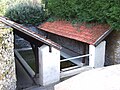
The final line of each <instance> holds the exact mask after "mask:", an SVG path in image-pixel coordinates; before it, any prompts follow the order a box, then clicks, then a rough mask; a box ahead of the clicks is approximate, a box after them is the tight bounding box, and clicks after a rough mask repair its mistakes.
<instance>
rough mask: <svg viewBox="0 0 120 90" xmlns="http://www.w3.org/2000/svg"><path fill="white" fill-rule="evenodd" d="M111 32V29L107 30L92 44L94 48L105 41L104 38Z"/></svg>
mask: <svg viewBox="0 0 120 90" xmlns="http://www.w3.org/2000/svg"><path fill="white" fill-rule="evenodd" d="M112 31H113V29H112V28H110V29H109V30H107V31H106V32H105V33H104V34H103V35H102V36H100V37H99V38H98V39H97V40H96V41H95V42H94V43H93V45H94V46H97V45H98V44H99V43H100V42H101V41H102V40H103V39H105V37H107V36H108V35H109V34H110V33H111V32H112Z"/></svg>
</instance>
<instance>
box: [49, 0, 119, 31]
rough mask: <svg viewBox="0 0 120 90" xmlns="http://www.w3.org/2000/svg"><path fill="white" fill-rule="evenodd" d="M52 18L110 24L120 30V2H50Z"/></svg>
mask: <svg viewBox="0 0 120 90" xmlns="http://www.w3.org/2000/svg"><path fill="white" fill-rule="evenodd" d="M47 7H48V11H49V14H50V15H51V16H54V17H57V18H60V19H66V20H70V21H76V22H98V23H108V24H109V25H110V26H111V27H112V28H115V29H120V1H119V0H48V4H47Z"/></svg>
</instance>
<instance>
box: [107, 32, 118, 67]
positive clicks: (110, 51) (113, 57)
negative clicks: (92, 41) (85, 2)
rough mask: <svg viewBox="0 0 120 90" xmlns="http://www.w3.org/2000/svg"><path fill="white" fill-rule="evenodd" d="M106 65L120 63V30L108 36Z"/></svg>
mask: <svg viewBox="0 0 120 90" xmlns="http://www.w3.org/2000/svg"><path fill="white" fill-rule="evenodd" d="M106 41H107V47H106V63H105V65H112V64H120V31H113V32H111V33H110V34H109V35H108V36H107V38H106Z"/></svg>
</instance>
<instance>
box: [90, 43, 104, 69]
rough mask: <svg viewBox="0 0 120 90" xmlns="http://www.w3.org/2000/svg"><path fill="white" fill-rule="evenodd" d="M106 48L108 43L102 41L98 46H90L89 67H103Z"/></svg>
mask: <svg viewBox="0 0 120 90" xmlns="http://www.w3.org/2000/svg"><path fill="white" fill-rule="evenodd" d="M105 46H106V41H102V42H101V43H100V44H99V45H98V46H96V47H95V46H93V45H89V54H91V55H90V57H89V66H91V67H95V68H98V67H103V66H104V62H105Z"/></svg>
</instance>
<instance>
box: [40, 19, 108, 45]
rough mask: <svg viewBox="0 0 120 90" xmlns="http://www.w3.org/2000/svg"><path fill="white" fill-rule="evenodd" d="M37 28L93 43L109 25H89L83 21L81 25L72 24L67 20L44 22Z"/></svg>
mask: <svg viewBox="0 0 120 90" xmlns="http://www.w3.org/2000/svg"><path fill="white" fill-rule="evenodd" d="M38 28H40V29H41V30H44V31H47V32H50V33H53V34H57V35H60V36H63V37H67V38H70V39H74V40H77V41H81V42H85V43H88V44H93V45H94V43H95V42H96V41H97V40H98V39H99V38H100V37H101V36H102V35H103V34H104V33H105V32H107V31H108V30H109V26H108V25H106V24H96V25H95V24H93V25H90V26H89V25H87V24H85V23H84V24H81V25H77V24H76V25H72V24H71V23H70V22H67V21H54V22H46V23H44V24H42V25H40V26H39V27H38Z"/></svg>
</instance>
